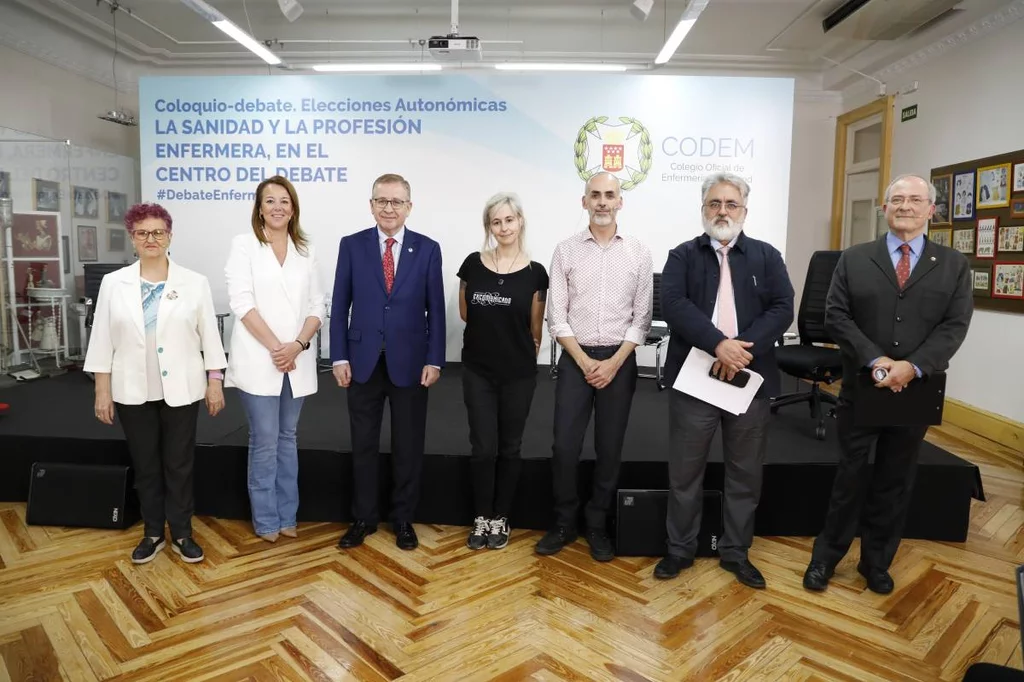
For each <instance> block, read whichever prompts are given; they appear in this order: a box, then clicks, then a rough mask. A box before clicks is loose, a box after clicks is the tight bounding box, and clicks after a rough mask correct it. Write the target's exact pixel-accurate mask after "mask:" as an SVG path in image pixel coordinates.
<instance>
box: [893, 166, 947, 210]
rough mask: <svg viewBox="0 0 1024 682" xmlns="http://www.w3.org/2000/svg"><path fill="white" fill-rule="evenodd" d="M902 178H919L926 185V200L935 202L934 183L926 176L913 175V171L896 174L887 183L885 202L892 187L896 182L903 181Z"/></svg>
mask: <svg viewBox="0 0 1024 682" xmlns="http://www.w3.org/2000/svg"><path fill="white" fill-rule="evenodd" d="M904 180H920V181H921V182H923V183H924V184H926V185H928V201H929V202H931V203H933V204H934V203H935V197H936V195H937V192H936V190H935V185H933V184H932V183H931V180H929V179H928V178H922V177H921V176H920V175H914V174H913V173H905V174H903V175H897V176H896V179H895V180H893V181H892V182H890V183H889V186H888V187H886V188H885V203H887V204H888V203H889V196H890V195H891V194H892V188H893V187H895V186H896V183H897V182H903V181H904Z"/></svg>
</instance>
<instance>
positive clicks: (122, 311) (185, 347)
mask: <svg viewBox="0 0 1024 682" xmlns="http://www.w3.org/2000/svg"><path fill="white" fill-rule="evenodd" d="M156 344H157V358H158V359H159V361H160V374H161V378H160V383H161V385H162V386H163V391H164V402H166V403H167V404H168V405H170V406H171V407H181V406H182V405H188V404H191V403H194V402H196V401H197V400H202V399H203V397H204V396H205V395H206V371H207V370H211V369H224V367H225V366H227V364H228V363H227V360H226V359H225V358H224V348H223V346H222V345H221V342H220V334H219V333H218V331H217V319H216V316H215V314H214V311H213V296H212V294H211V293H210V282H209V281H208V280H207V279H206V277H204V276H203V275H200V274H199V273H198V272H193V271H192V270H188V269H186V268H183V267H181V266H180V265H177V264H175V263H174V261H172V260H170V259H168V268H167V282H166V283H165V284H164V292H163V295H162V296H161V297H160V308H159V310H158V311H157V317H156ZM84 369H85V371H86V372H100V373H109V374H110V391H111V397H112V398H113V399H114V402H115V403H121V404H122V405H141V404H143V403H145V402H146V398H147V395H148V386H147V380H146V327H145V321H144V320H143V315H142V282H141V279H140V276H139V263H138V262H137V261H136V262H135V263H133V264H132V265H129V266H127V267H124V268H121V269H120V270H115V271H114V272H111V273H109V274H107V275H104V277H103V282H102V283H101V284H100V293H99V296H98V297H97V299H96V312H95V314H94V316H93V325H92V335H91V336H90V338H89V350H88V351H87V352H86V354H85V368H84Z"/></svg>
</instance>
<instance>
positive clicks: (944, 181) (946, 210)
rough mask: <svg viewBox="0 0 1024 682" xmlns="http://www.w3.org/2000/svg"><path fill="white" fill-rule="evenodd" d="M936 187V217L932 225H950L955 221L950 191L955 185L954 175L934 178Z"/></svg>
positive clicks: (934, 216)
mask: <svg viewBox="0 0 1024 682" xmlns="http://www.w3.org/2000/svg"><path fill="white" fill-rule="evenodd" d="M932 184H933V185H935V215H933V216H932V222H931V224H932V225H949V224H950V223H951V222H952V221H953V211H952V210H951V209H950V205H949V190H950V187H952V185H953V174H952V173H950V174H949V175H938V176H936V177H934V178H932Z"/></svg>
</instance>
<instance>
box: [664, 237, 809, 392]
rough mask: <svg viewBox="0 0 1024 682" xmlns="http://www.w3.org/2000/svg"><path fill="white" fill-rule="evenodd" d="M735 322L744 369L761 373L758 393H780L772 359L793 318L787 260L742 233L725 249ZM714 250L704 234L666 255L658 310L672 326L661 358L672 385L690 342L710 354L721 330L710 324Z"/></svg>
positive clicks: (715, 289) (715, 283)
mask: <svg viewBox="0 0 1024 682" xmlns="http://www.w3.org/2000/svg"><path fill="white" fill-rule="evenodd" d="M729 269H730V271H731V272H732V286H733V294H734V296H735V300H736V321H737V323H738V324H737V328H738V329H739V335H738V336H737V337H736V338H737V339H739V340H740V341H749V342H750V343H753V344H754V345H753V347H751V348H748V349H747V350H748V351H749V352H750V354H751V355H753V356H754V359H753V360H752V361H751V363H750V365H748V367H747V368H748V369H750V370H752V371H754V372H757V373H758V374H760V375H762V376H763V377H764V384H762V386H761V388H760V390H759V391H758V392H757V397H759V398H767V397H770V396H775V395H778V394H779V392H780V388H781V383H780V381H779V368H778V366H777V365H776V364H775V343H776V341H778V340H779V339H780V338H782V334H783V332H785V331H786V330H787V329H788V328H789V325H790V324H792V322H793V284H792V283H791V282H790V281H789V273H788V272H787V271H786V264H785V263H784V262H783V261H782V254H780V253H779V252H778V251H777V250H776V249H775V247H773V246H772V245H771V244H769V243H768V242H762V241H759V240H757V239H751V238H750V237H748V236H747V235H746V234H744V233H742V232H741V233H740V236H739V237H737V238H736V245H735V246H734V247H733V249H732V250H731V251H730V252H729ZM720 271H721V266H720V265H719V263H718V255H717V254H716V253H715V248H714V246H713V245H712V244H711V238H710V237H708V235H706V234H702V235H701V236H699V237H697V238H695V239H691V240H690V241H688V242H683V243H682V244H680V245H679V246H677V247H676V248H674V249H672V250H671V251H670V252H669V254H668V262H666V263H665V269H664V271H663V272H662V273H661V312H662V316H663V317H664V318H665V322H667V323H668V326H669V327H670V328H671V330H672V337H671V340H670V341H669V346H668V357H667V358H666V361H665V382H666V384H667V385H669V386H671V385H672V383H673V382H675V380H676V376H677V375H678V374H679V368H680V367H682V366H683V362H684V361H685V360H686V356H687V355H689V353H690V349H691V348H692V347H693V346H696V347H697V348H700V349H701V350H702V351H704V352H705V353H708V354H709V355H714V354H715V347H716V346H718V344H719V343H721V342H722V341H723V340H724V339H725V335H724V334H723V333H722V332H720V331H719V330H718V328H717V327H715V325H713V324H712V323H711V316H712V314H714V311H715V302H716V301H717V299H718V277H719V272H720Z"/></svg>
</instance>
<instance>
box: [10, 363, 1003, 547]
mask: <svg viewBox="0 0 1024 682" xmlns="http://www.w3.org/2000/svg"><path fill="white" fill-rule="evenodd" d="M226 393H227V407H226V408H225V410H224V411H223V412H222V413H221V414H220V415H218V416H217V417H215V418H211V417H210V416H209V415H207V414H205V412H203V411H202V410H201V411H200V417H199V429H198V447H197V450H196V471H195V487H196V513H198V514H202V515H210V516H217V517H222V518H238V519H246V518H249V503H248V495H247V492H246V448H247V443H248V431H247V427H246V422H245V415H244V413H243V411H242V406H241V404H240V402H239V400H238V397H237V395H236V394H235V392H234V390H233V389H229V390H227V391H226ZM345 401H346V393H345V391H343V390H342V389H339V388H338V387H337V386H336V385H335V383H334V380H333V378H332V377H331V376H330V375H329V374H322V375H320V391H319V393H317V394H316V395H314V396H311V397H309V398H307V399H306V404H305V406H304V408H303V413H302V420H301V422H300V424H299V447H300V454H299V459H300V463H299V486H300V499H301V506H300V507H299V520H300V521H346V520H349V506H350V505H349V499H350V496H349V490H350V486H351V459H350V454H349V449H350V441H349V433H348V431H349V423H348V412H347V407H346V402H345ZM0 402H6V403H10V404H11V409H10V411H9V413H8V414H7V415H6V416H2V417H0V500H2V501H24V500H26V499H27V497H28V484H29V471H30V468H31V465H32V462H34V461H39V462H76V463H82V464H88V463H95V464H128V463H130V460H129V457H128V452H127V448H126V446H125V442H124V439H123V436H122V434H121V429H120V428H119V427H118V426H117V425H115V426H113V427H108V426H104V425H103V424H100V423H99V422H97V421H96V420H95V419H94V418H93V410H92V404H93V384H92V382H91V381H90V380H89V378H88V377H86V376H84V375H82V374H80V373H77V372H75V373H70V374H67V375H63V376H58V377H52V378H49V379H43V380H38V381H35V382H32V383H29V384H26V385H22V386H17V387H14V388H9V389H6V390H3V391H0ZM553 408H554V381H553V380H552V379H551V378H549V376H548V373H547V371H546V368H541V372H540V374H539V375H538V385H537V392H536V396H535V398H534V402H533V409H532V411H531V413H530V420H529V422H528V424H527V427H526V434H525V437H524V441H523V457H524V459H525V460H526V461H525V462H524V466H523V473H522V478H521V480H520V484H519V491H518V498H517V501H516V506H515V510H514V512H513V516H512V518H511V519H510V520H511V522H512V525H513V527H516V528H534V529H543V528H546V527H547V525H548V524H549V522H550V520H551V509H552V496H551V468H550V465H549V459H550V457H551V434H552V419H553ZM667 413H668V407H667V395H666V394H665V393H660V392H658V390H657V388H656V386H655V383H654V382H653V381H651V380H644V379H641V380H640V382H639V387H638V389H637V393H636V397H635V399H634V402H633V411H632V414H631V417H630V423H629V431H628V433H627V436H626V445H625V450H624V453H623V465H622V473H621V476H620V482H619V485H620V487H621V488H641V489H643V488H649V489H664V488H665V487H666V486H667V479H668V473H667V465H666V458H667V456H668V428H667V425H666V419H667ZM389 429H390V425H389V422H388V419H387V411H385V423H384V429H383V432H382V443H381V450H382V451H383V452H385V453H386V452H387V451H388V450H389V447H390V437H389ZM837 452H838V451H837V447H836V438H835V424H834V422H833V423H830V424H829V425H828V436H827V438H826V440H825V441H818V440H816V439H815V438H814V422H812V421H811V420H810V419H809V418H808V412H807V410H806V409H805V408H804V407H800V406H792V407H787V408H784V409H783V410H782V411H781V412H780V413H779V414H778V415H776V416H775V417H773V424H772V429H771V437H770V442H769V451H768V455H767V460H766V464H765V472H764V486H763V493H762V497H761V504H760V507H759V508H758V512H757V534H758V535H795V536H811V535H816V534H817V533H818V531H819V530H820V529H821V524H822V522H823V519H824V516H825V511H826V509H827V505H828V497H829V492H830V490H831V486H832V478H833V476H834V475H835V468H836V461H837V458H838V454H837ZM426 453H427V456H426V459H425V462H424V467H423V479H422V494H421V500H420V505H419V510H418V512H417V518H416V520H417V521H418V522H423V523H440V524H454V525H469V524H470V523H471V521H472V517H473V510H472V502H471V491H470V475H469V458H468V455H469V436H468V427H467V424H466V411H465V406H464V405H463V402H462V380H461V376H460V368H459V367H458V366H457V365H455V366H449V367H448V368H447V369H445V371H444V372H443V376H442V378H441V380H440V382H438V384H437V385H435V386H434V387H433V388H431V389H430V400H429V413H428V417H427V439H426ZM386 457H387V456H386V455H385V456H383V457H382V463H383V460H386ZM587 460H590V461H587ZM592 460H593V447H592V441H591V436H590V434H588V436H587V442H586V445H585V447H584V463H583V465H582V466H581V467H580V485H581V490H582V491H588V490H589V479H590V475H591V471H592ZM920 462H921V464H920V469H919V472H918V477H917V486H916V490H915V494H914V500H913V503H912V506H911V510H910V516H909V519H908V523H907V529H906V536H907V537H914V538H925V539H932V540H948V541H963V540H965V539H966V537H967V527H968V522H969V517H970V501H971V498H972V497H975V498H978V499H982V498H983V493H982V487H981V478H980V474H979V472H978V468H977V467H976V466H974V465H973V464H971V463H969V462H967V461H965V460H963V459H961V458H959V457H957V456H955V455H952V454H950V453H949V452H946V451H945V450H942V449H940V448H938V447H935V446H934V445H931V444H928V443H925V444H924V448H923V450H922V452H921V459H920ZM722 475H723V465H722V455H721V445H720V441H718V440H717V439H716V443H715V445H714V448H713V454H712V459H711V462H710V463H709V464H708V467H707V471H706V477H705V486H706V487H707V488H708V489H717V490H721V488H722ZM381 485H382V489H383V491H384V493H385V495H384V499H386V491H387V487H386V486H388V485H389V482H388V481H387V480H386V478H385V477H384V476H382V477H381ZM587 494H588V493H587V492H584V495H583V498H584V499H585V498H586V495H587ZM384 509H385V508H384V507H383V506H382V513H383V512H384Z"/></svg>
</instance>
